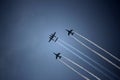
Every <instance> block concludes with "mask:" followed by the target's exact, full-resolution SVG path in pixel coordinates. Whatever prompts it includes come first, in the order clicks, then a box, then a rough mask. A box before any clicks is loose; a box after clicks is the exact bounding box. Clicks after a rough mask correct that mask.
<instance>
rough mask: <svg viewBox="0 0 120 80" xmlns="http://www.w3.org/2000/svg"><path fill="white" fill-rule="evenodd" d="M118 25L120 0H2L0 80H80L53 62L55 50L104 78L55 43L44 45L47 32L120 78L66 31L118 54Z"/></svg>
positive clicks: (111, 67)
mask: <svg viewBox="0 0 120 80" xmlns="http://www.w3.org/2000/svg"><path fill="white" fill-rule="evenodd" d="M119 27H120V2H119V0H118V1H117V0H102V1H101V0H99V1H95V0H93V1H90V0H85V1H83V0H39V1H38V0H29V1H27V0H26V1H14V0H10V1H0V80H83V78H81V77H80V76H79V75H77V74H76V73H74V72H73V71H71V70H70V69H68V68H67V67H66V66H64V65H63V64H61V63H60V62H59V61H57V60H56V59H55V56H54V55H53V54H52V53H53V52H61V53H63V54H64V55H66V56H67V57H69V58H71V59H73V60H74V61H76V62H78V63H79V64H81V65H83V66H84V67H85V68H87V69H89V70H90V71H91V72H93V73H94V74H96V75H100V78H101V79H102V80H108V79H107V78H106V77H105V76H104V75H102V74H101V73H99V72H97V71H95V70H94V69H93V68H92V67H90V66H89V65H87V64H86V63H84V62H83V61H82V60H79V59H77V58H76V57H75V56H74V55H72V54H70V53H69V52H68V51H66V50H65V49H64V48H62V47H61V46H59V45H58V44H56V43H54V42H51V43H48V36H49V34H51V33H53V32H55V31H56V32H57V36H58V37H59V38H61V39H63V40H64V41H66V42H68V43H70V44H71V45H73V46H75V47H76V48H78V49H79V50H81V51H83V52H85V54H87V55H88V56H90V57H91V58H92V59H94V60H96V61H98V62H99V63H100V64H101V65H104V66H105V67H106V68H108V69H109V70H110V71H112V72H113V73H114V74H116V75H117V76H120V74H119V73H120V70H118V69H116V68H115V67H113V66H112V65H110V64H109V63H107V62H106V61H104V60H102V59H101V58H99V57H98V56H96V55H95V54H93V53H92V52H90V51H89V50H87V49H86V48H84V47H83V46H81V45H79V44H78V43H77V42H76V41H75V40H73V39H72V38H70V37H68V36H67V33H66V31H65V30H64V29H74V30H75V31H77V32H78V33H80V34H82V35H84V36H85V37H87V38H88V39H90V40H92V41H94V42H95V43H97V44H98V45H100V46H102V47H103V48H105V49H106V50H108V51H110V52H112V54H113V55H115V56H117V57H118V58H120V42H119V41H120V28H119ZM81 40H82V39H81ZM85 43H86V44H87V45H89V44H88V43H87V42H85ZM91 47H92V46H91ZM102 54H103V55H104V56H106V57H108V58H110V57H109V56H108V55H105V54H104V53H102ZM110 59H111V58H110ZM111 60H112V61H113V62H115V63H116V64H117V65H119V66H120V63H118V62H116V61H115V60H113V59H111ZM77 70H78V69H77ZM79 71H80V72H81V73H83V74H84V75H86V76H89V77H91V76H90V75H88V74H87V73H85V72H84V71H82V70H79ZM106 73H107V72H106ZM107 74H108V73H107ZM111 77H112V78H113V79H114V80H119V79H118V78H114V77H113V76H111ZM91 79H92V80H94V79H93V77H91Z"/></svg>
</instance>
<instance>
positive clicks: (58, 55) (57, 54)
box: [53, 53, 62, 59]
mask: <svg viewBox="0 0 120 80" xmlns="http://www.w3.org/2000/svg"><path fill="white" fill-rule="evenodd" d="M53 54H54V55H55V56H56V59H58V58H59V59H61V58H62V56H60V54H61V53H53Z"/></svg>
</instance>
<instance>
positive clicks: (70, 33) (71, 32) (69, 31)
mask: <svg viewBox="0 0 120 80" xmlns="http://www.w3.org/2000/svg"><path fill="white" fill-rule="evenodd" d="M65 30H66V31H67V32H68V36H69V35H73V34H74V32H73V30H72V29H71V30H68V29H65Z"/></svg>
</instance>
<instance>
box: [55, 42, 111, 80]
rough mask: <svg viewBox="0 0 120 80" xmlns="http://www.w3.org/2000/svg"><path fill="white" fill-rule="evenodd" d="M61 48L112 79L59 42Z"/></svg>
mask: <svg viewBox="0 0 120 80" xmlns="http://www.w3.org/2000/svg"><path fill="white" fill-rule="evenodd" d="M57 43H58V44H59V45H60V46H62V47H63V48H65V49H66V50H67V51H69V52H71V53H72V54H73V55H75V56H76V57H78V58H79V59H81V60H83V61H84V62H86V63H87V64H89V65H90V66H92V67H93V68H94V69H96V70H97V71H99V72H101V73H102V74H103V75H105V76H106V77H108V78H109V79H110V80H111V78H110V77H109V76H108V75H107V74H106V73H104V72H103V71H101V70H100V69H99V68H97V67H95V66H94V65H92V64H91V63H89V62H88V61H87V60H85V59H84V58H82V57H80V56H79V55H77V54H76V53H75V52H73V51H72V50H70V49H69V48H67V47H66V46H64V45H62V44H61V43H59V42H57Z"/></svg>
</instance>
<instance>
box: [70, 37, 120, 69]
mask: <svg viewBox="0 0 120 80" xmlns="http://www.w3.org/2000/svg"><path fill="white" fill-rule="evenodd" d="M71 37H72V38H73V39H75V40H76V41H77V42H78V43H80V44H81V45H83V46H85V47H86V48H87V49H89V50H90V51H92V52H93V53H95V54H97V55H98V56H99V57H101V58H102V59H104V60H105V61H107V62H108V63H110V64H112V65H113V66H115V67H116V68H118V69H120V67H119V66H117V65H116V64H114V63H113V62H112V61H110V60H109V59H107V58H106V57H104V56H102V55H101V54H99V53H98V52H97V51H95V50H93V49H92V48H90V47H88V46H87V45H85V44H84V43H83V42H81V41H79V40H78V39H77V38H75V37H74V36H71Z"/></svg>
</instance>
